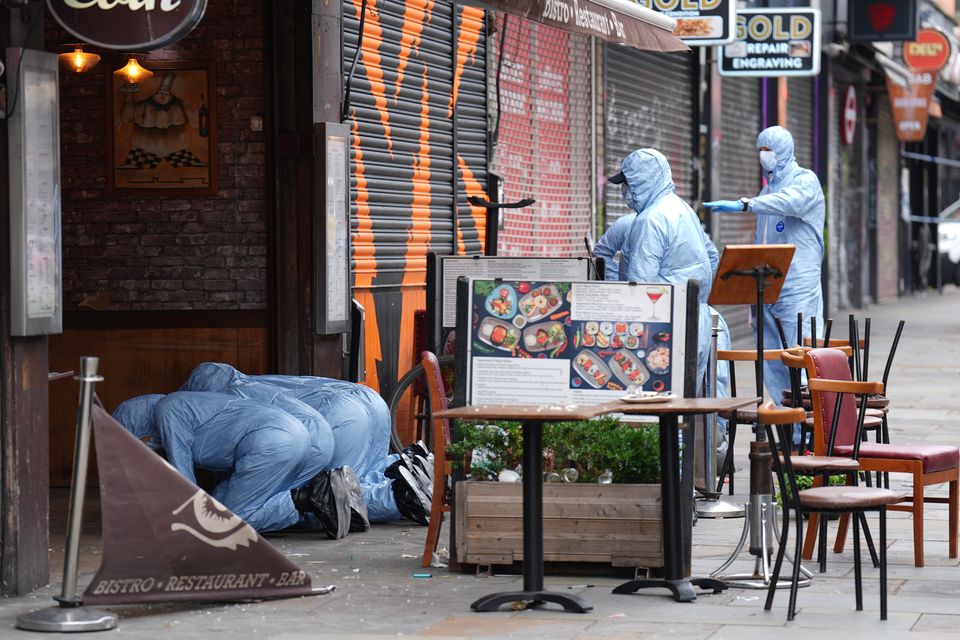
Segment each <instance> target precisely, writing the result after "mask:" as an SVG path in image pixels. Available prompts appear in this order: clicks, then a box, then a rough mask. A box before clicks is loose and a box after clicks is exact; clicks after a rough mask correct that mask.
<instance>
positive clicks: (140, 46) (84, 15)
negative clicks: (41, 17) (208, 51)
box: [47, 0, 207, 52]
mask: <svg viewBox="0 0 960 640" xmlns="http://www.w3.org/2000/svg"><path fill="white" fill-rule="evenodd" d="M47 8H48V9H49V10H50V14H51V15H53V17H54V18H55V19H56V21H57V22H59V23H60V26H61V27H63V28H64V29H66V30H67V31H68V32H69V33H71V34H72V35H74V36H76V37H77V38H78V39H80V40H81V41H83V42H86V43H89V44H92V45H95V46H97V47H102V48H104V49H111V50H113V51H139V52H145V51H152V50H153V49H161V48H163V47H166V46H169V45H171V44H173V43H175V42H177V41H178V40H180V39H181V38H183V37H184V36H185V35H187V34H188V33H190V32H191V31H192V30H193V28H194V27H196V26H197V24H198V23H199V22H200V19H201V18H203V13H204V11H206V9H207V0H128V1H126V2H118V1H117V0H47Z"/></svg>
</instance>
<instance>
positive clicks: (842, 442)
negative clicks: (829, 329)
mask: <svg viewBox="0 0 960 640" xmlns="http://www.w3.org/2000/svg"><path fill="white" fill-rule="evenodd" d="M804 360H805V363H806V368H807V377H808V379H809V383H808V387H809V389H810V396H811V400H812V402H813V416H814V445H815V449H814V453H815V454H817V455H828V450H829V454H830V455H840V456H857V455H858V456H859V463H860V468H861V469H862V470H863V471H882V472H890V473H909V474H911V475H912V476H913V495H912V496H911V497H908V498H905V500H904V502H903V503H899V504H896V505H893V506H891V507H890V508H891V509H892V510H895V511H907V512H910V513H912V514H913V548H914V564H915V565H916V566H918V567H922V566H923V524H924V523H923V513H924V504H925V503H926V502H934V503H947V504H948V509H949V514H948V518H949V525H948V530H949V535H950V540H949V544H948V551H949V555H950V557H951V558H956V557H957V532H958V520H957V517H958V511H960V509H958V507H960V449H957V447H951V446H945V445H910V444H890V443H879V444H878V443H874V442H860V441H859V437H860V436H861V432H860V431H859V429H858V427H857V420H858V416H857V412H856V409H855V408H854V407H853V403H850V402H847V403H843V402H840V401H838V397H839V395H838V394H849V393H851V392H856V391H854V389H856V387H855V383H853V381H852V380H851V375H850V368H849V366H848V364H847V360H846V357H845V356H844V355H843V354H842V353H841V352H839V351H837V350H834V349H812V350H810V351H808V352H807V353H805V354H804ZM856 384H868V383H856ZM870 384H875V385H877V387H878V388H879V389H880V391H879V392H880V393H882V391H883V385H882V383H870ZM852 385H853V386H852ZM871 393H872V392H871ZM835 414H839V415H838V416H837V417H836V419H835ZM834 424H835V425H836V427H835V428H834V426H833V425H834ZM831 444H832V447H829V449H828V446H829V445H831ZM830 449H832V450H830ZM944 482H948V483H950V491H949V497H948V498H939V497H925V496H924V487H927V486H929V485H935V484H941V483H944ZM813 517H814V516H811V523H810V529H809V530H808V531H807V539H806V541H805V543H804V555H803V557H805V558H809V557H810V555H811V552H812V549H813V543H814V539H813V537H812V536H811V531H814V530H815V529H816V527H815V526H814V523H813V522H812V519H813ZM846 523H847V519H846V518H841V521H840V530H839V531H838V533H837V541H836V544H835V546H834V550H835V551H838V552H839V551H842V550H843V546H844V542H845V539H846Z"/></svg>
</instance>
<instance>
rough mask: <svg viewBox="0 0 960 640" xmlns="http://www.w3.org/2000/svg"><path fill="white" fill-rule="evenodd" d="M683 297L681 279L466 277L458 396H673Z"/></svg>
mask: <svg viewBox="0 0 960 640" xmlns="http://www.w3.org/2000/svg"><path fill="white" fill-rule="evenodd" d="M686 297H687V296H686V286H678V285H670V284H664V283H652V284H641V283H628V282H604V281H592V282H570V281H529V280H511V281H505V280H492V279H471V280H470V281H469V295H468V297H467V300H466V302H465V304H466V309H465V310H464V312H465V313H469V316H470V322H469V323H467V324H468V331H469V339H468V340H467V345H466V348H465V351H466V354H467V367H466V369H467V390H468V391H467V401H468V402H469V403H470V404H544V403H578V404H583V403H594V402H607V401H610V400H614V399H616V398H619V397H620V396H622V395H623V394H624V393H625V391H626V390H628V389H632V388H641V389H643V390H646V391H657V392H663V393H670V392H673V393H676V394H677V395H682V394H683V382H684V375H683V374H684V362H685V317H686V316H685V305H686ZM461 304H464V303H463V302H462V303H461Z"/></svg>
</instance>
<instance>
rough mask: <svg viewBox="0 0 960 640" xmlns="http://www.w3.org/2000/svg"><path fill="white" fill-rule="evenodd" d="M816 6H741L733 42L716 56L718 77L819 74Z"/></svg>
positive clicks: (818, 13)
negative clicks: (778, 7) (763, 7)
mask: <svg viewBox="0 0 960 640" xmlns="http://www.w3.org/2000/svg"><path fill="white" fill-rule="evenodd" d="M820 34H821V31H820V10H819V9H809V8H803V9H742V10H740V11H738V12H737V27H736V32H735V41H734V42H733V43H732V44H728V45H724V46H723V47H722V48H721V50H720V55H719V56H718V57H717V65H718V70H719V72H720V75H722V76H741V77H755V78H774V77H779V76H815V75H818V74H819V73H820Z"/></svg>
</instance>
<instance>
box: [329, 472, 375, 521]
mask: <svg viewBox="0 0 960 640" xmlns="http://www.w3.org/2000/svg"><path fill="white" fill-rule="evenodd" d="M337 471H340V472H342V473H343V479H344V482H345V483H346V485H347V490H348V492H349V498H350V533H362V532H364V531H369V530H370V516H369V515H368V514H367V503H366V501H364V499H363V494H362V493H361V492H360V482H359V481H358V480H357V475H356V474H355V473H354V472H353V469H351V468H350V467H341V468H340V469H337Z"/></svg>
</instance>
